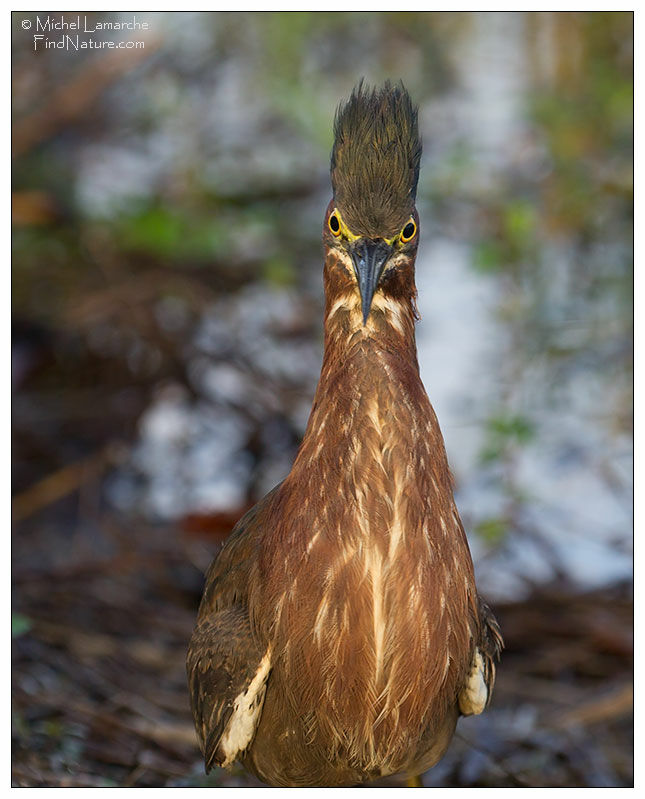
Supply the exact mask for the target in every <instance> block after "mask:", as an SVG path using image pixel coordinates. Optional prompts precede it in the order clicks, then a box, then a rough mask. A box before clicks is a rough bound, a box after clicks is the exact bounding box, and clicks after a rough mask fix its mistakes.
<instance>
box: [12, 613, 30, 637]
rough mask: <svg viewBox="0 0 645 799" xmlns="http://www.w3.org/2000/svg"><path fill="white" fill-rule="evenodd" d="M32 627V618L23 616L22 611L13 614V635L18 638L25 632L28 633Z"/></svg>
mask: <svg viewBox="0 0 645 799" xmlns="http://www.w3.org/2000/svg"><path fill="white" fill-rule="evenodd" d="M31 628H32V622H31V619H28V618H27V616H23V615H22V614H21V613H12V614H11V637H12V638H18V637H20V636H21V635H24V634H25V633H28V632H29V630H31Z"/></svg>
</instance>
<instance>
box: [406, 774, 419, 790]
mask: <svg viewBox="0 0 645 799" xmlns="http://www.w3.org/2000/svg"><path fill="white" fill-rule="evenodd" d="M405 787H406V788H423V783H422V782H421V777H420V776H419V777H408V780H407V782H406V784H405Z"/></svg>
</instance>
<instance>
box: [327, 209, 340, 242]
mask: <svg viewBox="0 0 645 799" xmlns="http://www.w3.org/2000/svg"><path fill="white" fill-rule="evenodd" d="M327 224H328V225H329V229H330V230H331V232H332V234H333V235H334V236H336V237H338V236H340V232H341V228H340V219H339V218H338V214H337V213H336V211H333V212H332V213H331V214H330V215H329V221H328V222H327Z"/></svg>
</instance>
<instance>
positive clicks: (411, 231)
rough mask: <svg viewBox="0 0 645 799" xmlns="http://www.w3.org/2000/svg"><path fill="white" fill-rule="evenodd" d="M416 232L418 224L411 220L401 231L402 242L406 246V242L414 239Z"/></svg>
mask: <svg viewBox="0 0 645 799" xmlns="http://www.w3.org/2000/svg"><path fill="white" fill-rule="evenodd" d="M416 232H417V224H416V222H415V221H414V220H413V219H411V220H410V221H409V222H408V224H407V225H406V226H405V227H404V228H403V230H402V231H401V241H402V242H403V243H404V244H405V243H406V242H408V241H410V239H413V238H414V236H415V234H416Z"/></svg>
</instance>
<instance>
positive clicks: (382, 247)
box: [350, 239, 394, 325]
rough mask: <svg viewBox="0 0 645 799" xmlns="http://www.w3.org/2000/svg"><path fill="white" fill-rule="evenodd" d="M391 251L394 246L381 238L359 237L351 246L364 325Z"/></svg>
mask: <svg viewBox="0 0 645 799" xmlns="http://www.w3.org/2000/svg"><path fill="white" fill-rule="evenodd" d="M393 251H394V248H393V247H391V246H390V245H389V244H388V243H387V242H385V241H383V239H359V240H358V241H356V242H354V243H353V244H352V246H351V249H350V255H351V256H352V261H353V263H354V271H355V272H356V278H357V280H358V289H359V291H360V293H361V307H362V310H363V324H364V325H365V324H367V317H368V316H369V315H370V308H371V307H372V300H373V299H374V293H375V292H376V288H377V286H378V283H379V280H380V279H381V275H382V274H383V269H384V268H385V264H386V263H387V261H388V259H389V257H390V256H391V255H392V252H393Z"/></svg>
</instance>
